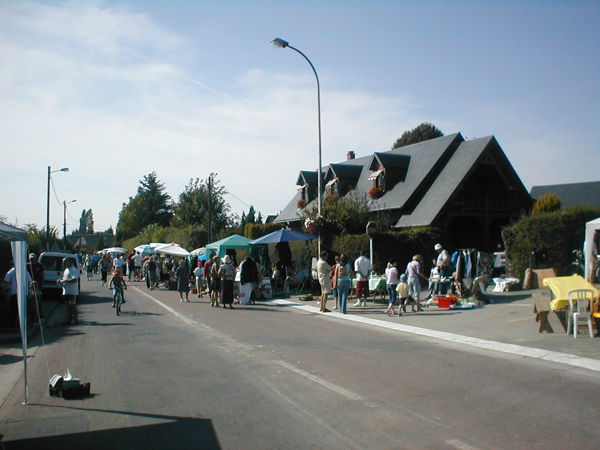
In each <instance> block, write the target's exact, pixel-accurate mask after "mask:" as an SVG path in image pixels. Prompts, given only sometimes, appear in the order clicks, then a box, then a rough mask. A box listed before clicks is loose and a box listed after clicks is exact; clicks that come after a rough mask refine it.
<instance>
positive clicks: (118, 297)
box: [113, 287, 123, 316]
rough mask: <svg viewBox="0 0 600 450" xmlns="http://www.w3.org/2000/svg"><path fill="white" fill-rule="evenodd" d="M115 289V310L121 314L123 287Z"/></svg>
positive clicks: (118, 314)
mask: <svg viewBox="0 0 600 450" xmlns="http://www.w3.org/2000/svg"><path fill="white" fill-rule="evenodd" d="M113 289H114V294H113V303H114V306H115V311H116V313H117V316H120V315H121V305H122V304H123V291H122V289H123V288H117V287H115V288H113Z"/></svg>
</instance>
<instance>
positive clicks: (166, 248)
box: [154, 242, 190, 256]
mask: <svg viewBox="0 0 600 450" xmlns="http://www.w3.org/2000/svg"><path fill="white" fill-rule="evenodd" d="M154 251H155V252H156V253H160V254H162V255H171V256H189V254H190V252H188V251H187V250H186V249H185V248H183V247H182V246H181V245H179V244H176V243H175V242H172V243H170V244H164V245H161V246H159V247H155V248H154Z"/></svg>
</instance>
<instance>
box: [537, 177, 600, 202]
mask: <svg viewBox="0 0 600 450" xmlns="http://www.w3.org/2000/svg"><path fill="white" fill-rule="evenodd" d="M548 193H553V194H556V195H557V196H558V198H559V199H560V203H561V206H562V207H563V208H568V207H569V206H575V205H579V206H583V205H589V206H600V181H590V182H585V183H570V184H554V185H548V186H533V187H532V188H531V196H532V197H533V198H534V199H536V200H537V199H538V198H540V197H541V196H542V195H544V194H548Z"/></svg>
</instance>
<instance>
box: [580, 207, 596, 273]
mask: <svg viewBox="0 0 600 450" xmlns="http://www.w3.org/2000/svg"><path fill="white" fill-rule="evenodd" d="M596 233H600V217H598V218H597V219H594V220H591V221H589V222H588V223H586V224H585V242H584V243H583V252H584V254H585V279H586V280H587V281H590V280H591V278H592V267H593V262H594V258H595V257H596V255H597V254H598V249H597V248H596V242H595V240H594V236H595V234H596ZM596 283H598V280H596Z"/></svg>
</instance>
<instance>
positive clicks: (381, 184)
mask: <svg viewBox="0 0 600 450" xmlns="http://www.w3.org/2000/svg"><path fill="white" fill-rule="evenodd" d="M369 180H371V181H373V187H376V188H381V189H385V172H384V171H383V169H379V170H376V171H375V172H373V173H372V174H371V175H370V176H369Z"/></svg>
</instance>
